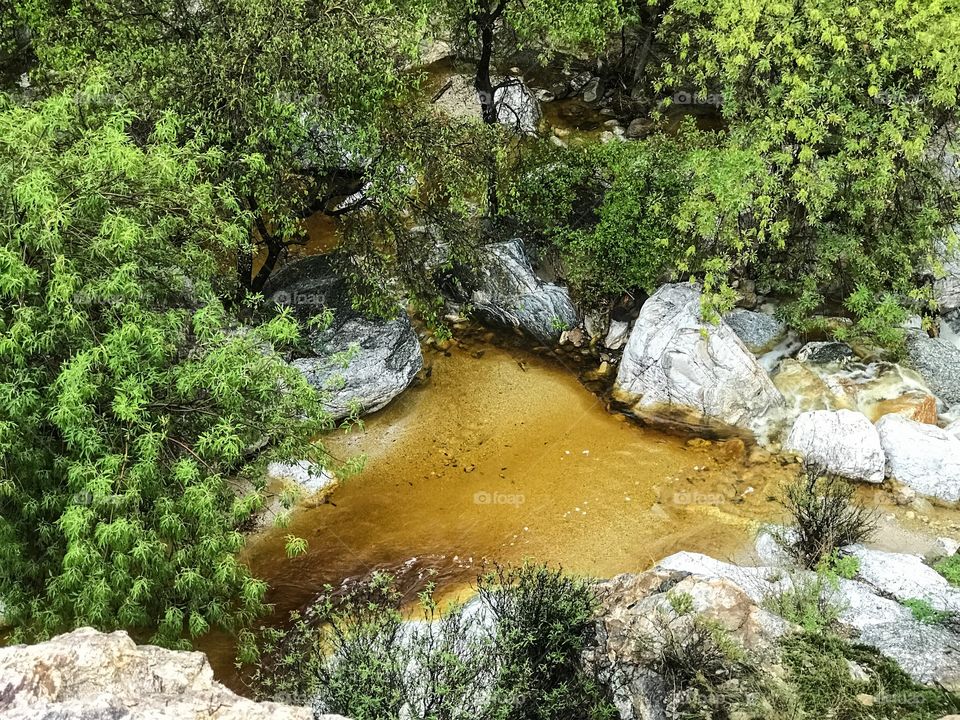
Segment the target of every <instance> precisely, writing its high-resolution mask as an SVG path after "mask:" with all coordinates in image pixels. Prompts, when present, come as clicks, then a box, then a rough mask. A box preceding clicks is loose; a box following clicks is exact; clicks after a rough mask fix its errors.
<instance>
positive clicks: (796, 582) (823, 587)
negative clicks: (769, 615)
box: [763, 567, 844, 635]
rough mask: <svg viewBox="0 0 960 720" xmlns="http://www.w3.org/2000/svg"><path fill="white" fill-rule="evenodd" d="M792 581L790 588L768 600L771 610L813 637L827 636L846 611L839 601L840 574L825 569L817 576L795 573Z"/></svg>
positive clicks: (766, 602) (774, 593)
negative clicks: (827, 631)
mask: <svg viewBox="0 0 960 720" xmlns="http://www.w3.org/2000/svg"><path fill="white" fill-rule="evenodd" d="M788 582H789V584H788V586H787V587H786V588H784V589H782V590H779V591H776V592H773V593H771V594H769V595H768V596H767V597H764V599H763V605H764V607H765V608H766V609H767V610H770V611H771V612H773V613H776V614H777V615H779V616H780V617H782V618H784V619H786V620H789V621H790V622H792V623H796V624H797V625H799V626H800V627H801V628H803V630H804V632H806V633H807V634H810V635H818V634H820V633H823V632H824V631H826V630H827V629H829V628H830V627H831V626H832V625H833V624H834V623H835V622H836V620H837V618H839V617H840V613H841V612H843V609H844V608H843V606H842V605H841V604H840V602H839V601H838V600H837V598H836V590H837V583H838V578H837V576H836V575H834V574H833V573H831V572H830V571H828V570H826V569H824V568H823V567H821V569H819V570H818V571H817V572H816V573H810V572H802V571H801V572H797V573H792V574H791V575H790V576H789V578H788Z"/></svg>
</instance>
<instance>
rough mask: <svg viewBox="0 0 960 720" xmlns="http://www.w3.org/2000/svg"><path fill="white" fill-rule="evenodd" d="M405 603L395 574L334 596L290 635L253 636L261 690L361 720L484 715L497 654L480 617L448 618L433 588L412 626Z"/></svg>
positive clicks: (454, 612)
mask: <svg viewBox="0 0 960 720" xmlns="http://www.w3.org/2000/svg"><path fill="white" fill-rule="evenodd" d="M401 599H402V596H401V595H400V593H399V592H398V591H397V590H396V588H395V587H394V584H393V579H392V578H391V577H390V576H387V575H376V576H374V578H373V579H372V581H371V582H370V583H369V584H368V585H365V586H360V587H358V588H356V589H355V590H352V591H351V592H349V593H347V594H346V595H345V596H341V597H335V596H334V595H333V594H332V593H331V592H330V591H329V589H328V592H327V594H326V595H325V596H324V597H322V598H321V599H320V601H319V602H318V603H317V604H316V605H314V606H313V607H312V608H311V610H310V614H309V619H307V618H304V617H302V616H300V615H297V614H295V615H294V616H293V618H292V623H291V626H290V627H289V628H288V629H285V630H280V629H275V628H266V629H262V630H261V633H260V636H259V638H254V637H253V636H250V635H248V636H247V637H246V641H247V646H246V648H245V650H246V652H247V658H246V659H247V660H248V661H251V660H255V659H256V660H258V662H257V665H256V667H255V668H254V671H253V675H252V677H251V678H250V681H251V683H252V686H253V687H254V689H255V691H256V692H257V694H258V695H260V696H262V697H269V698H274V699H280V700H284V701H287V702H294V703H299V704H316V705H317V706H318V707H320V708H321V710H322V711H329V712H335V713H343V714H347V715H349V716H350V717H351V718H356V719H357V720H381V719H382V718H395V717H398V716H400V714H401V708H404V707H405V708H407V712H409V713H410V714H409V715H408V717H411V718H422V719H423V720H428V719H431V718H449V719H450V720H455V719H456V718H462V719H463V720H467V718H473V717H478V713H479V712H480V711H481V710H482V708H483V706H484V703H485V701H484V700H483V697H482V695H481V691H482V690H483V689H484V688H485V687H486V686H487V684H488V682H487V681H488V680H489V677H490V675H489V673H490V671H489V668H490V667H491V663H490V661H489V657H488V653H489V650H490V647H491V646H490V642H489V639H488V638H487V637H486V636H485V635H484V634H483V633H481V632H480V628H479V626H478V625H477V621H476V618H473V617H470V616H468V615H467V614H465V613H464V612H463V611H462V609H461V608H457V607H453V608H451V609H450V610H449V611H448V612H447V613H445V614H444V615H443V616H441V615H440V613H439V612H438V610H437V606H436V604H435V603H434V602H433V600H432V598H431V596H430V592H429V590H428V591H425V592H424V593H423V594H421V597H420V606H419V610H420V612H419V616H418V617H417V619H418V620H419V621H420V622H417V623H416V624H412V625H404V620H403V615H402V614H401V612H400V601H401ZM485 679H486V681H485Z"/></svg>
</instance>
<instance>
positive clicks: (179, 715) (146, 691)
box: [0, 628, 343, 720]
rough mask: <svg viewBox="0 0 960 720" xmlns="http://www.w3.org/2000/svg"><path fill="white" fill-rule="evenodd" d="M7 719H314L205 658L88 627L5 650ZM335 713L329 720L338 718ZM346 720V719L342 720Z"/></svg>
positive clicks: (2, 706)
mask: <svg viewBox="0 0 960 720" xmlns="http://www.w3.org/2000/svg"><path fill="white" fill-rule="evenodd" d="M0 717H3V718H4V719H5V720H38V718H47V719H49V720H100V719H101V718H102V719H103V720H108V719H109V720H126V719H129V720H137V719H139V718H142V719H144V720H147V719H149V720H192V719H193V718H196V720H313V717H314V716H313V712H312V711H311V710H310V709H309V708H305V707H295V706H292V705H281V704H278V703H270V702H263V703H258V702H254V701H252V700H247V699H246V698H242V697H240V696H238V695H236V694H234V693H233V692H231V691H230V690H228V689H227V688H225V687H224V686H223V685H221V684H220V683H218V682H216V681H215V680H214V679H213V670H211V668H210V664H209V663H208V662H207V658H206V656H205V655H204V654H203V653H199V652H175V651H172V650H164V649H162V648H158V647H153V646H151V645H136V644H134V642H133V640H131V639H130V637H129V636H128V635H127V634H126V633H125V632H114V633H109V634H107V633H101V632H97V631H96V630H93V629H92V628H80V629H79V630H74V631H73V632H71V633H67V634H65V635H59V636H57V637H55V638H53V639H52V640H49V641H47V642H43V643H39V644H37V645H14V646H11V647H6V648H0ZM338 718H339V716H334V715H327V716H323V717H322V718H321V720H338ZM340 720H343V719H342V718H340Z"/></svg>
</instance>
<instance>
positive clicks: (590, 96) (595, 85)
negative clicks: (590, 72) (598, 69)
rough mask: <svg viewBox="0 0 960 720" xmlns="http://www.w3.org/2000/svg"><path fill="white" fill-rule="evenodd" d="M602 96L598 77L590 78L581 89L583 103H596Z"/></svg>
mask: <svg viewBox="0 0 960 720" xmlns="http://www.w3.org/2000/svg"><path fill="white" fill-rule="evenodd" d="M602 94H603V88H602V87H601V86H600V78H598V77H592V78H590V81H589V82H588V83H587V84H586V85H585V86H584V87H583V101H584V102H588V103H592V102H596V101H597V99H598V98H599V97H600V95H602Z"/></svg>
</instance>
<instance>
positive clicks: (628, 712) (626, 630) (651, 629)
mask: <svg viewBox="0 0 960 720" xmlns="http://www.w3.org/2000/svg"><path fill="white" fill-rule="evenodd" d="M599 589H600V597H601V599H602V606H601V608H600V614H599V621H598V636H599V637H600V638H601V639H602V641H603V642H602V643H601V646H600V647H601V650H600V651H599V652H597V653H594V654H592V655H590V656H588V658H587V659H588V661H589V662H590V663H592V664H593V665H594V666H595V667H596V668H597V669H598V670H599V673H600V676H601V678H603V679H604V680H605V681H606V682H607V683H608V684H609V686H610V687H611V688H612V690H613V693H614V697H613V700H614V704H615V705H616V707H617V710H618V711H619V713H620V717H621V718H622V719H623V720H661V719H663V720H665V719H666V717H667V713H666V708H665V704H666V703H667V702H668V700H669V698H670V695H671V690H672V689H671V688H670V687H669V686H668V683H667V682H666V680H665V678H663V677H662V676H660V675H659V674H657V673H656V672H654V671H653V670H651V669H650V667H649V666H648V665H646V664H645V663H644V662H643V661H642V657H643V655H644V652H645V651H646V650H647V649H649V647H650V645H651V643H652V644H654V645H655V644H656V643H657V642H658V640H660V638H659V637H658V635H659V634H661V633H662V632H663V630H662V627H658V623H662V622H663V620H664V619H667V621H668V622H671V623H672V625H671V627H672V628H673V631H674V632H676V631H677V628H678V627H679V624H680V623H682V621H683V620H684V618H678V617H677V613H676V612H675V610H674V608H673V607H672V603H671V597H676V596H677V595H680V594H684V595H687V596H689V597H690V599H691V601H692V607H691V612H692V613H696V614H698V615H701V616H702V617H704V618H706V619H708V620H710V621H712V622H716V623H717V624H718V625H719V626H720V627H722V628H724V629H725V630H726V631H728V632H729V633H730V636H731V637H732V638H733V639H734V640H735V641H736V642H738V643H739V644H740V645H741V646H742V647H743V648H745V649H747V650H749V651H751V653H753V654H755V655H756V656H760V657H763V656H768V655H770V654H771V652H772V649H773V645H774V641H776V640H777V639H778V638H780V637H782V636H783V635H784V634H786V633H788V632H790V631H791V625H790V623H788V622H786V621H785V620H783V619H782V618H779V617H777V616H776V615H773V614H772V613H769V612H767V611H766V610H764V609H763V608H761V607H760V606H759V604H758V603H757V602H755V601H754V600H753V599H752V598H751V597H750V596H749V595H748V594H747V593H746V592H744V590H743V589H742V588H740V587H739V586H738V585H737V584H736V583H735V582H732V581H731V580H729V579H727V578H721V577H708V576H702V575H697V574H691V573H688V572H686V571H682V570H681V571H675V570H670V569H668V568H661V567H658V568H654V569H653V570H650V571H648V572H645V573H640V574H636V575H634V574H625V575H618V576H617V577H615V578H613V579H611V580H608V581H607V582H605V583H603V584H601V585H600V588H599ZM687 619H688V618H687Z"/></svg>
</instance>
